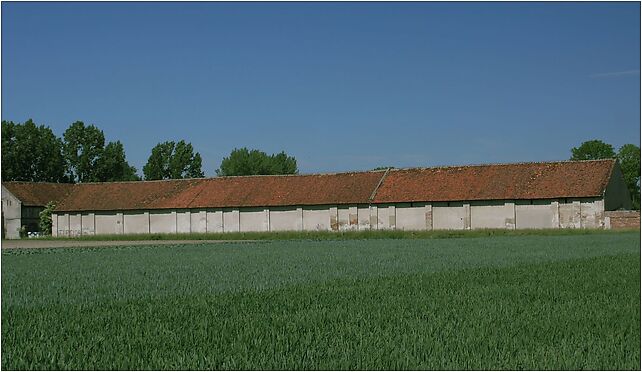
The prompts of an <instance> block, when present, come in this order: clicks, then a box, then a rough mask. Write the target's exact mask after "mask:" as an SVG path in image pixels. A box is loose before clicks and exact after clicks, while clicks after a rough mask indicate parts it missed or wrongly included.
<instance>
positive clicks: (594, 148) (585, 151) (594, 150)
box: [571, 140, 616, 160]
mask: <svg viewBox="0 0 642 372" xmlns="http://www.w3.org/2000/svg"><path fill="white" fill-rule="evenodd" d="M571 153H572V156H571V160H597V159H612V158H615V157H616V156H615V150H613V146H611V145H609V144H608V143H604V142H603V141H600V140H591V141H586V142H583V143H582V144H581V145H580V146H579V147H573V148H572V149H571Z"/></svg>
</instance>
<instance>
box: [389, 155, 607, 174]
mask: <svg viewBox="0 0 642 372" xmlns="http://www.w3.org/2000/svg"><path fill="white" fill-rule="evenodd" d="M616 160H617V159H616V158H610V159H589V160H552V161H523V162H515V163H479V164H462V165H437V166H433V167H408V168H390V170H391V171H393V172H398V171H407V170H426V169H444V168H474V167H492V166H511V165H531V164H539V165H545V164H571V163H591V162H595V163H597V162H611V163H614V162H615V161H616Z"/></svg>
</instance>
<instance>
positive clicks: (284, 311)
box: [1, 231, 641, 370]
mask: <svg viewBox="0 0 642 372" xmlns="http://www.w3.org/2000/svg"><path fill="white" fill-rule="evenodd" d="M1 260H2V365H1V367H2V369H62V370H66V369H124V370H129V369H145V370H149V369H153V370H156V369H182V370H184V369H252V370H255V369H276V370H281V369H295V370H298V369H325V370H335V369H359V370H364V369H374V370H379V369H503V370H504V369H529V370H532V369H617V370H639V369H640V367H641V366H640V235H639V231H636V232H625V233H604V234H589V235H586V234H580V235H559V236H555V235H551V236H538V235H525V236H492V237H478V236H472V237H467V238H466V237H464V238H456V239H376V240H323V241H320V240H288V241H276V240H275V241H264V242H249V243H248V242H245V243H242V242H236V243H217V244H212V243H209V244H198V245H176V246H136V247H134V246H131V247H118V248H87V249H83V248H73V249H39V250H36V249H31V250H25V249H22V250H18V249H16V250H3V252H2V256H1Z"/></svg>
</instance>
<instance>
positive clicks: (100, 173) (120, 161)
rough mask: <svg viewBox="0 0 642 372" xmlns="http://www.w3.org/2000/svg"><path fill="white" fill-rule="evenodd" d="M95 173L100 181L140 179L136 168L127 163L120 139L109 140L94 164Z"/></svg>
mask: <svg viewBox="0 0 642 372" xmlns="http://www.w3.org/2000/svg"><path fill="white" fill-rule="evenodd" d="M96 168H97V169H96V175H97V178H98V179H99V180H100V181H101V182H111V181H140V177H139V176H138V175H137V174H136V168H135V167H133V166H131V165H129V163H128V162H127V159H126V157H125V149H124V147H123V144H122V143H120V141H116V142H109V143H108V144H107V146H105V148H104V149H103V152H102V154H101V155H100V157H99V158H98V162H97V164H96Z"/></svg>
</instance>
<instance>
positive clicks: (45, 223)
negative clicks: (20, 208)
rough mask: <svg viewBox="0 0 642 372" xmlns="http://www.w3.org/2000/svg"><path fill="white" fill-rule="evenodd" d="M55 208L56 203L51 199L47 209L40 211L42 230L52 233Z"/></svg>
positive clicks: (48, 233)
mask: <svg viewBox="0 0 642 372" xmlns="http://www.w3.org/2000/svg"><path fill="white" fill-rule="evenodd" d="M54 209H56V203H54V202H52V201H51V202H49V203H47V205H46V206H45V209H43V210H42V211H40V215H39V216H40V232H42V233H45V234H47V235H51V224H52V222H51V214H52V213H53V211H54Z"/></svg>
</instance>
